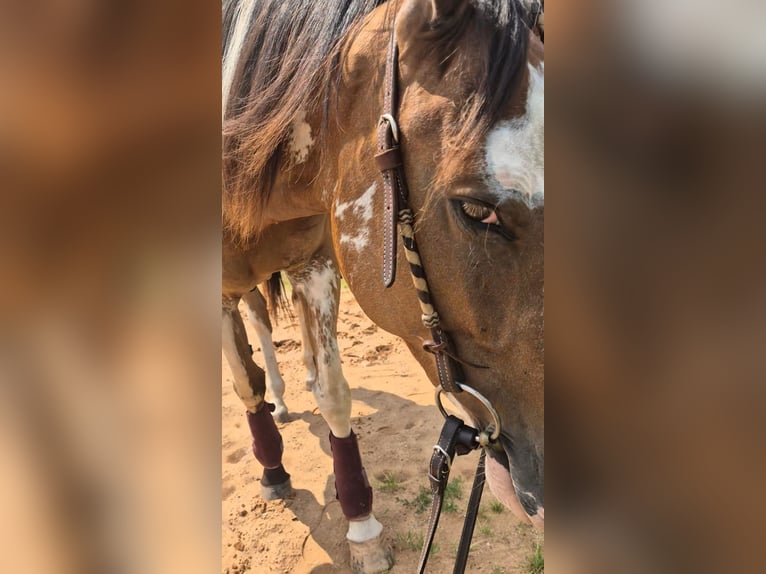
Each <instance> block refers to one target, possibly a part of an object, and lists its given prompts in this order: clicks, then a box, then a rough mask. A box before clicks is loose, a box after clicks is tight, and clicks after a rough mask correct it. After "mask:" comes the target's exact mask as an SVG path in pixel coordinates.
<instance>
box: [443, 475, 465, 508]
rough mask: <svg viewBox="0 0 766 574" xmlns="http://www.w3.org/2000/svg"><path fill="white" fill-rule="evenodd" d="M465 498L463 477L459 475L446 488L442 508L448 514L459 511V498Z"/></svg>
mask: <svg viewBox="0 0 766 574" xmlns="http://www.w3.org/2000/svg"><path fill="white" fill-rule="evenodd" d="M461 498H463V479H462V478H460V477H457V478H455V479H453V480H452V481H451V482H450V483H449V484H448V485H447V488H445V489H444V506H443V507H442V510H443V511H444V512H446V513H447V514H454V513H456V512H457V510H458V509H457V500H459V499H461Z"/></svg>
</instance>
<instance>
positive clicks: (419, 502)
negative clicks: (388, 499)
mask: <svg viewBox="0 0 766 574" xmlns="http://www.w3.org/2000/svg"><path fill="white" fill-rule="evenodd" d="M401 502H402V504H404V506H406V507H408V508H413V509H414V510H415V513H417V514H422V513H423V512H425V511H426V510H428V508H429V507H430V506H431V491H430V490H429V489H427V488H426V487H425V486H421V487H420V492H418V495H417V496H416V497H415V498H413V499H412V500H402V501H401Z"/></svg>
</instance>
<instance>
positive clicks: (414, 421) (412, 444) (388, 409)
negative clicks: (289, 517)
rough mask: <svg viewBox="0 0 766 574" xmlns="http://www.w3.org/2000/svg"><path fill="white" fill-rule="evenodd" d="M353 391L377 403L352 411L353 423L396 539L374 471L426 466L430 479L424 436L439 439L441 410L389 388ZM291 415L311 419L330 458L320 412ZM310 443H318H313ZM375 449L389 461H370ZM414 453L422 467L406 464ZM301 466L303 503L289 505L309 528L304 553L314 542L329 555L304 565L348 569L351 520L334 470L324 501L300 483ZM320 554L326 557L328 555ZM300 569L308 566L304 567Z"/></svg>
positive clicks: (321, 570)
mask: <svg viewBox="0 0 766 574" xmlns="http://www.w3.org/2000/svg"><path fill="white" fill-rule="evenodd" d="M351 395H352V399H353V400H354V401H358V402H362V403H364V404H366V405H368V406H370V407H372V408H374V409H377V410H376V411H375V412H373V413H372V414H369V415H365V416H358V417H354V416H352V419H351V425H352V428H353V430H354V432H355V433H356V435H357V438H358V440H359V449H360V451H361V454H362V461H363V463H364V464H365V468H366V469H367V472H368V478H369V480H370V483H371V485H372V486H373V490H374V504H373V508H374V512H375V514H376V516H377V517H378V519H380V521H381V522H382V523H383V525H384V528H385V530H384V534H385V535H386V536H387V538H388V541H389V542H392V540H391V536H392V534H393V529H394V527H395V524H393V523H391V524H389V522H391V521H387V520H386V517H385V515H382V514H381V513H380V512H379V511H380V507H379V505H378V504H377V503H378V501H380V499H381V497H382V496H385V495H383V494H382V493H381V492H380V490H379V489H378V488H376V486H377V484H378V480H376V478H375V477H376V476H380V474H381V473H382V472H385V471H391V470H396V471H397V473H399V474H400V475H401V474H402V473H404V475H405V476H407V473H409V476H414V475H416V474H419V473H420V472H422V474H423V477H424V484H426V482H425V476H426V466H427V463H428V460H429V458H430V455H431V451H432V448H433V446H432V445H433V442H426V444H425V445H424V443H423V438H424V437H425V438H427V439H428V441H430V440H431V438H433V440H434V441H435V440H436V439H437V437H438V432H439V428H440V424H441V423H440V421H441V415H440V414H439V413H438V410H437V409H436V408H435V407H434V406H430V405H429V406H422V405H418V404H417V403H415V402H413V401H411V400H408V399H406V398H402V397H400V396H398V395H395V394H392V393H388V392H385V391H378V390H370V389H366V388H355V389H352V390H351ZM291 415H292V419H293V420H298V419H300V420H303V421H304V422H306V423H307V424H308V426H309V431H310V432H311V434H313V435H315V436H316V437H317V438H318V442H319V445H320V447H321V449H322V451H323V452H324V453H325V454H326V455H327V456H328V457H330V458H332V453H331V450H330V439H329V428H328V426H327V423H326V422H325V421H324V419H323V418H322V416H321V414H319V413H318V412H317V411H308V410H307V411H304V412H302V413H291ZM310 448H314V447H313V446H310ZM411 449H416V450H417V451H418V452H415V453H412V452H409V451H410V450H411ZM420 451H422V452H420ZM373 452H374V454H375V458H376V459H377V460H378V461H380V460H384V461H386V464H385V465H384V466H381V465H380V463H378V464H377V465H376V466H377V467H371V465H370V464H369V462H368V461H369V460H370V459H371V458H372V453H373ZM403 453H406V455H405V454H403ZM413 455H414V456H415V457H416V459H417V460H418V461H422V465H419V467H418V468H405V466H406V464H405V462H404V461H405V458H407V459H410V458H412V457H413ZM410 466H411V465H410ZM378 467H379V468H378ZM421 467H422V468H421ZM301 472H302V471H301V469H298V468H296V469H295V476H294V478H293V486H294V487H298V488H296V490H295V497H296V500H299V501H300V502H301V504H291V505H290V507H289V508H290V511H291V512H293V514H294V515H295V516H296V518H297V519H298V520H299V521H300V522H302V523H303V524H306V525H307V526H308V527H309V529H310V531H311V532H310V534H309V536H308V539H307V540H306V542H305V544H304V556H306V555H307V553H308V551H309V550H310V549H309V548H308V547H309V546H313V545H316V546H318V547H319V549H321V551H323V552H321V551H319V549H317V552H315V554H317V555H323V553H326V555H327V556H329V557H330V560H331V563H329V564H327V563H325V564H320V565H317V566H314V567H313V568H311V569H310V570H305V572H306V573H308V574H331V573H338V572H349V571H350V566H349V555H348V546H347V544H346V530H347V522H346V520H345V518H344V516H343V513H342V511H341V507H340V503H339V502H338V501H337V500H336V498H335V482H334V475H333V474H332V472H330V473H329V474H328V476H327V482H326V484H325V488H324V492H323V494H324V500H326V501H327V504H326V505H324V506H322V505H321V504H320V502H319V501H318V500H317V499H316V498H315V497H314V495H313V494H312V493H311V492H310V491H308V490H301V489H300V473H301ZM322 558H323V559H324V560H326V558H325V557H324V556H322ZM300 571H301V572H304V570H300Z"/></svg>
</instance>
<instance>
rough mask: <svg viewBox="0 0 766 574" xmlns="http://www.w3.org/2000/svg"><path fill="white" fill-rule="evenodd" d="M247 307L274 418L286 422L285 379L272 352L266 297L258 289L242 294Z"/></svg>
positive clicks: (272, 345) (272, 344)
mask: <svg viewBox="0 0 766 574" xmlns="http://www.w3.org/2000/svg"><path fill="white" fill-rule="evenodd" d="M242 299H243V300H244V301H245V306H246V308H247V317H248V318H249V319H250V323H251V324H252V326H253V328H254V329H255V333H256V334H257V335H258V340H259V341H260V343H261V351H262V352H263V361H264V362H265V363H266V388H267V390H268V391H269V394H270V395H271V397H272V400H273V401H274V406H275V407H276V408H275V409H274V413H273V415H274V418H276V419H277V420H278V421H279V422H283V423H284V422H287V421H288V415H287V405H286V404H285V398H284V397H285V381H284V379H283V378H282V375H281V374H280V372H279V365H278V364H277V355H276V353H275V352H274V342H273V341H272V338H271V333H272V330H271V320H270V319H269V311H268V309H267V308H266V299H264V298H263V295H261V292H260V291H259V290H258V289H254V290H253V291H250V292H249V293H247V294H246V295H243V297H242Z"/></svg>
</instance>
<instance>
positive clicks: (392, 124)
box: [378, 114, 399, 143]
mask: <svg viewBox="0 0 766 574" xmlns="http://www.w3.org/2000/svg"><path fill="white" fill-rule="evenodd" d="M383 123H387V124H388V127H389V128H390V129H391V135H392V136H393V138H394V141H395V142H396V143H399V125H398V124H397V123H396V120H395V119H394V116H392V115H391V114H383V115H382V116H380V119H379V120H378V127H380V126H381V125H382V124H383Z"/></svg>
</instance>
